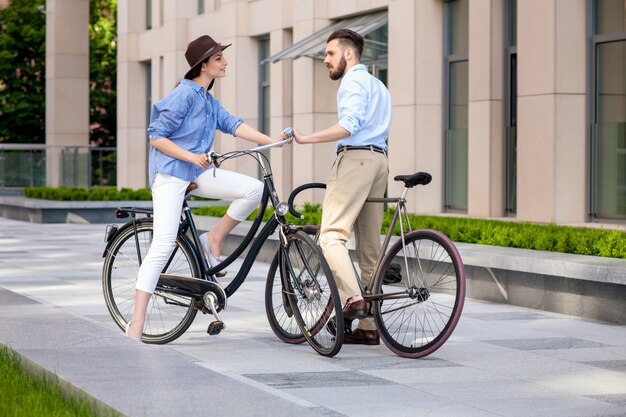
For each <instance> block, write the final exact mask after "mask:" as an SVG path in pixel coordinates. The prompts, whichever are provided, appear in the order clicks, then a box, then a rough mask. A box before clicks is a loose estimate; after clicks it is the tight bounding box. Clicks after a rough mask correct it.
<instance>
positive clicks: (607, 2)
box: [594, 0, 626, 34]
mask: <svg viewBox="0 0 626 417" xmlns="http://www.w3.org/2000/svg"><path fill="white" fill-rule="evenodd" d="M594 7H595V13H594V14H595V33H596V34H605V33H616V32H625V31H626V0H596V1H595V4H594Z"/></svg>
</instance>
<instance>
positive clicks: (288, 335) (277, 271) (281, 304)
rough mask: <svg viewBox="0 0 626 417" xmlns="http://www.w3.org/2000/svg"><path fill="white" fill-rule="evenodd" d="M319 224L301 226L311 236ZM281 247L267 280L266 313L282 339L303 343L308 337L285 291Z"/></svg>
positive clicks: (287, 341) (273, 260)
mask: <svg viewBox="0 0 626 417" xmlns="http://www.w3.org/2000/svg"><path fill="white" fill-rule="evenodd" d="M318 229H319V228H318V227H317V226H303V227H301V228H300V230H302V231H303V232H305V233H306V234H308V235H309V236H315V235H316V234H317V231H318ZM281 250H282V249H281V248H280V247H279V248H278V250H277V251H276V254H275V255H274V258H273V259H272V262H271V263H270V268H269V271H268V273H267V281H266V282H265V314H266V316H267V321H268V323H269V325H270V328H271V329H272V331H273V332H274V334H275V335H276V337H278V338H279V339H280V340H282V341H283V342H285V343H290V344H300V343H303V342H304V341H305V340H306V338H305V337H304V335H303V334H302V331H301V330H300V327H299V326H298V323H297V322H296V319H295V317H294V316H293V310H292V309H291V306H290V305H289V301H287V298H286V295H285V292H284V291H283V281H282V269H281V268H280V265H279V263H280V257H281V256H282V254H281Z"/></svg>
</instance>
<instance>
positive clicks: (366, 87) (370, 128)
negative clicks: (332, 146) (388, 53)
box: [337, 64, 391, 149]
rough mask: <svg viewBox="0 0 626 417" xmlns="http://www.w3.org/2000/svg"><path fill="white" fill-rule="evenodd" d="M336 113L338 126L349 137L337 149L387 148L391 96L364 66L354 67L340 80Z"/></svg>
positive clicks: (339, 143) (338, 144)
mask: <svg viewBox="0 0 626 417" xmlns="http://www.w3.org/2000/svg"><path fill="white" fill-rule="evenodd" d="M337 112H338V115H339V125H340V126H341V127H343V128H344V129H346V130H347V131H348V132H350V136H348V137H347V138H344V139H341V140H340V141H339V142H338V143H337V148H339V147H340V146H344V145H350V146H364V145H374V146H377V147H379V148H382V149H387V144H386V143H385V141H386V139H387V138H388V137H389V128H390V127H391V97H390V96H389V90H387V87H385V85H384V84H383V83H382V82H381V81H380V80H379V79H378V78H376V77H374V76H373V75H371V74H370V73H369V72H367V69H366V68H365V65H363V64H358V65H355V66H354V67H352V68H350V69H349V70H348V71H347V72H346V73H345V74H344V76H343V78H342V79H341V84H340V85H339V91H337Z"/></svg>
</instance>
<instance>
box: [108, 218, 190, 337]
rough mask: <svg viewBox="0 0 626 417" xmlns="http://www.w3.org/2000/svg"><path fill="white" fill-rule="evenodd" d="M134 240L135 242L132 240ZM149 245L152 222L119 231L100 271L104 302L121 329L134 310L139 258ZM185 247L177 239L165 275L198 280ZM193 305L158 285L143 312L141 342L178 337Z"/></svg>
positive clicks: (145, 252) (144, 253) (146, 251)
mask: <svg viewBox="0 0 626 417" xmlns="http://www.w3.org/2000/svg"><path fill="white" fill-rule="evenodd" d="M135 237H136V238H135ZM151 242H152V222H151V221H145V222H141V223H139V224H138V225H137V234H136V235H135V231H134V229H133V228H132V227H129V228H127V229H126V230H124V231H122V232H121V233H120V234H119V235H118V236H117V237H116V238H115V241H114V242H113V243H112V244H111V245H110V247H109V250H108V252H107V254H106V256H105V260H104V266H103V271H102V286H103V292H104V299H105V302H106V305H107V308H108V309H109V313H110V314H111V316H112V317H113V320H114V321H115V322H116V323H117V325H118V326H119V327H120V328H121V329H124V326H125V325H126V323H127V322H128V321H129V320H130V319H131V318H132V315H133V310H134V308H135V285H136V282H137V274H138V272H139V256H141V259H142V260H143V259H144V258H145V256H146V254H147V253H148V250H149V249H150V244H151ZM194 259H195V258H194V257H193V253H192V251H191V249H190V248H189V247H188V246H187V245H186V243H185V242H184V241H183V240H182V239H180V238H177V240H176V245H175V247H174V251H173V255H172V258H171V261H170V262H169V264H168V266H167V269H166V271H165V272H166V273H168V274H175V275H183V276H190V277H198V276H199V268H198V266H197V263H196V262H195V261H193V260H194ZM194 303H195V301H194V300H193V299H192V298H191V297H189V296H186V295H184V294H176V293H175V292H171V291H170V289H167V288H163V287H161V286H158V285H157V288H156V289H155V291H154V294H153V296H152V297H151V298H150V302H149V304H148V308H147V310H146V321H145V325H144V333H143V339H142V340H143V341H144V342H145V343H156V344H163V343H168V342H171V341H172V340H175V339H177V338H178V337H180V336H181V335H182V334H183V333H184V332H185V331H186V330H187V329H188V328H189V326H190V325H191V323H192V322H193V320H194V318H195V316H196V313H197V309H196V308H195V306H194Z"/></svg>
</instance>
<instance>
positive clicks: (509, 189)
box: [504, 0, 517, 215]
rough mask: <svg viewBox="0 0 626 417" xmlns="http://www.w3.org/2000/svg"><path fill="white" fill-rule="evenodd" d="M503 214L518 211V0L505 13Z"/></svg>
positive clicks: (510, 0)
mask: <svg viewBox="0 0 626 417" xmlns="http://www.w3.org/2000/svg"><path fill="white" fill-rule="evenodd" d="M504 19H505V42H506V44H505V45H506V49H505V54H504V57H505V66H504V68H505V74H504V79H505V89H504V91H505V96H504V97H505V108H504V111H505V135H504V140H505V152H506V159H505V165H506V173H505V175H506V179H505V199H506V201H505V207H504V209H505V212H506V213H507V214H508V215H513V214H515V212H516V210H517V0H507V2H506V9H505V18H504Z"/></svg>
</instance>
